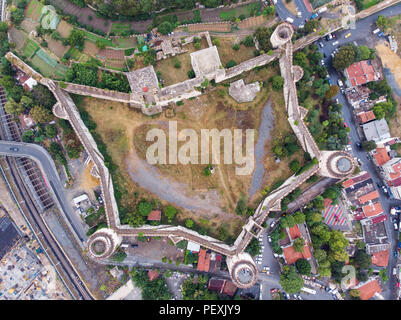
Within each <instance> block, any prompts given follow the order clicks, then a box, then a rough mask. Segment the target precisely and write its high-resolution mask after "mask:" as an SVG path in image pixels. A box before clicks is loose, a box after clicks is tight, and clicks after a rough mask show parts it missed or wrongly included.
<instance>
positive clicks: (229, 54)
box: [216, 38, 255, 68]
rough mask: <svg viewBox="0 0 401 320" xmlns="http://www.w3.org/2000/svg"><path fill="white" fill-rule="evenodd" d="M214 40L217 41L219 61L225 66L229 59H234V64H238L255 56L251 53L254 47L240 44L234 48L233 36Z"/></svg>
mask: <svg viewBox="0 0 401 320" xmlns="http://www.w3.org/2000/svg"><path fill="white" fill-rule="evenodd" d="M216 40H217V43H219V45H218V46H217V51H218V52H219V56H220V61H221V63H222V64H223V67H225V68H226V67H227V66H226V65H227V63H228V62H229V61H235V63H236V64H239V63H241V62H243V61H246V60H249V59H251V58H253V57H254V56H255V55H254V53H253V52H254V51H255V47H246V46H244V45H243V44H241V45H239V49H238V50H234V49H233V45H234V38H216Z"/></svg>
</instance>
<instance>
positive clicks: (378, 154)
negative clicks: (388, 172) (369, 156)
mask: <svg viewBox="0 0 401 320" xmlns="http://www.w3.org/2000/svg"><path fill="white" fill-rule="evenodd" d="M389 160H390V155H389V152H388V151H387V148H386V147H380V148H379V147H377V148H376V150H375V151H374V152H373V162H374V163H375V164H376V166H378V167H379V166H382V165H383V164H385V163H386V162H387V161H389Z"/></svg>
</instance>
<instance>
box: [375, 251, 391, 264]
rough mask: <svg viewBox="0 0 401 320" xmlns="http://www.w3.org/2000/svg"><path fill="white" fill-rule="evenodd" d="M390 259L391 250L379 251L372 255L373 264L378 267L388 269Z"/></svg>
mask: <svg viewBox="0 0 401 320" xmlns="http://www.w3.org/2000/svg"><path fill="white" fill-rule="evenodd" d="M388 258H389V250H388V249H387V250H384V251H379V252H376V253H374V254H373V255H372V264H375V265H376V266H378V267H387V266H388Z"/></svg>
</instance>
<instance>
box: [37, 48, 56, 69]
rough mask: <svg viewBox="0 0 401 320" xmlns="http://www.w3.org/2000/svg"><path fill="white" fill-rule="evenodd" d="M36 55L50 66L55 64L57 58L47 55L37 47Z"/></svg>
mask: <svg viewBox="0 0 401 320" xmlns="http://www.w3.org/2000/svg"><path fill="white" fill-rule="evenodd" d="M36 56H37V57H39V58H41V59H42V60H43V61H44V62H46V63H47V64H48V65H49V66H51V67H52V68H55V67H56V66H57V60H56V59H54V58H52V57H51V56H49V55H48V54H47V53H46V51H44V50H42V49H39V50H38V51H37V53H36Z"/></svg>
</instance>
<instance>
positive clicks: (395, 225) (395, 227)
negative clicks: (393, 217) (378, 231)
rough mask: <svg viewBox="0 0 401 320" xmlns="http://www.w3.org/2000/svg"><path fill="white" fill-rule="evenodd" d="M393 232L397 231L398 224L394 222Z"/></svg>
mask: <svg viewBox="0 0 401 320" xmlns="http://www.w3.org/2000/svg"><path fill="white" fill-rule="evenodd" d="M394 230H398V224H397V223H396V222H395V223H394Z"/></svg>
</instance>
